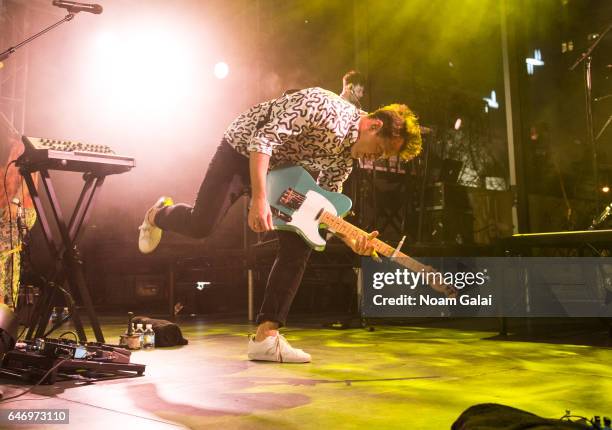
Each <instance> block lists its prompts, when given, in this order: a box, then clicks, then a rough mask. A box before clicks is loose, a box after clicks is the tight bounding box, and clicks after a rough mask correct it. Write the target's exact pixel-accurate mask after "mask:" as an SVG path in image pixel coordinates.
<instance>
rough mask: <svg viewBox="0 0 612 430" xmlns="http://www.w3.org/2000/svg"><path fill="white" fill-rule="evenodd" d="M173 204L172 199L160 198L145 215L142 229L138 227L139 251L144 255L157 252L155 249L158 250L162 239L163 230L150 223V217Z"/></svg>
mask: <svg viewBox="0 0 612 430" xmlns="http://www.w3.org/2000/svg"><path fill="white" fill-rule="evenodd" d="M173 204H174V202H173V201H172V199H171V198H170V197H160V199H159V200H158V201H157V202H155V204H154V205H153V206H151V207H150V208H149V210H148V211H147V213H146V214H145V217H144V221H143V222H142V224H141V225H140V227H138V230H140V232H139V234H138V249H140V252H142V253H143V254H149V253H151V252H153V251H155V248H157V245H159V242H160V241H161V237H162V229H161V228H159V227H157V226H155V225H153V224H151V223H150V222H149V215H150V214H151V212H153V211H157V210H159V209H161V208H163V207H164V206H170V205H173Z"/></svg>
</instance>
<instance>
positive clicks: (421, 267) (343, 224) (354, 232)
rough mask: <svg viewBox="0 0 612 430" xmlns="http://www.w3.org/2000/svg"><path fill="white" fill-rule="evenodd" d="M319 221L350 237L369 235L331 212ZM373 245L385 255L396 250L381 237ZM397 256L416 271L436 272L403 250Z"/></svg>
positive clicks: (388, 255) (401, 261) (389, 255)
mask: <svg viewBox="0 0 612 430" xmlns="http://www.w3.org/2000/svg"><path fill="white" fill-rule="evenodd" d="M319 221H320V222H321V223H323V224H325V225H326V226H327V227H328V228H329V229H330V230H333V231H334V232H337V233H340V234H341V235H343V236H345V237H347V238H349V239H354V240H357V239H358V238H359V237H362V236H367V235H368V233H367V232H366V231H363V230H361V229H360V228H358V227H355V226H354V225H353V224H351V223H350V222H348V221H345V220H343V219H342V218H340V217H338V216H336V215H333V214H331V213H329V212H325V211H323V213H322V214H321V216H320V217H319ZM372 245H373V247H374V250H375V251H376V252H377V253H379V254H381V255H384V256H385V257H391V256H392V255H393V253H394V252H395V248H393V247H391V246H389V245H387V244H386V243H385V242H383V241H382V240H379V239H374V240H373V241H372ZM395 257H396V258H398V259H399V260H397V263H399V264H401V265H402V266H404V267H406V268H408V269H410V270H412V271H414V272H421V271H423V272H434V271H435V270H434V269H433V268H432V267H431V266H427V265H425V264H423V263H420V262H418V261H417V260H415V259H413V258H411V257H409V256H408V255H406V254H404V253H403V252H398V253H397V254H396V255H395Z"/></svg>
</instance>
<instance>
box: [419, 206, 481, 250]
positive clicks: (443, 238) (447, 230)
mask: <svg viewBox="0 0 612 430" xmlns="http://www.w3.org/2000/svg"><path fill="white" fill-rule="evenodd" d="M422 241H423V242H432V243H443V244H456V245H463V244H470V243H474V216H473V214H472V212H468V211H463V210H456V209H434V210H426V211H425V216H424V218H423V237H422Z"/></svg>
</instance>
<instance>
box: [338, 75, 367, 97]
mask: <svg viewBox="0 0 612 430" xmlns="http://www.w3.org/2000/svg"><path fill="white" fill-rule="evenodd" d="M364 90H365V78H364V76H363V75H362V74H361V73H359V72H357V71H355V70H351V71H350V72H347V73H346V74H345V75H344V76H343V77H342V96H343V97H344V98H346V99H347V100H348V101H350V102H351V103H355V102H357V103H359V100H360V99H361V98H362V97H363V93H364Z"/></svg>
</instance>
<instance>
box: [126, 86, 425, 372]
mask: <svg viewBox="0 0 612 430" xmlns="http://www.w3.org/2000/svg"><path fill="white" fill-rule="evenodd" d="M421 144H422V142H421V135H420V130H419V126H418V124H417V119H416V117H415V115H414V114H413V113H412V111H411V110H410V109H409V108H408V107H407V106H405V105H399V104H394V105H390V106H386V107H384V108H381V109H378V110H377V111H375V112H373V113H371V114H366V113H365V112H363V111H361V110H359V109H358V108H356V107H355V106H353V105H352V104H351V103H348V102H347V101H346V100H344V99H342V98H341V97H339V96H338V95H336V94H334V93H332V92H329V91H327V90H323V89H321V88H307V89H304V90H300V91H296V92H293V93H291V94H286V95H284V96H282V97H280V98H278V99H276V100H271V101H266V102H263V103H260V104H258V105H255V106H253V107H252V108H250V109H249V110H247V111H246V112H244V113H243V114H241V115H240V116H238V118H236V119H235V120H234V121H233V122H232V124H231V125H230V126H229V128H228V129H227V130H226V132H225V134H224V136H223V139H222V140H221V144H220V145H219V148H218V149H217V152H216V154H215V155H214V157H213V159H212V161H211V163H210V166H209V168H208V171H207V172H206V176H205V178H204V181H203V182H202V184H201V186H200V190H199V192H198V195H197V198H196V201H195V204H194V205H193V206H189V205H186V204H172V201H171V200H170V199H169V198H166V197H162V198H160V199H159V200H158V202H157V203H156V204H155V205H154V206H153V207H151V208H150V209H149V210H148V211H147V213H146V215H145V218H144V222H143V223H142V225H141V226H140V227H139V229H140V237H139V242H138V245H139V248H140V251H141V252H143V253H150V252H152V251H153V250H154V249H155V248H156V247H157V245H158V244H159V241H160V239H161V234H162V230H168V231H173V232H176V233H180V234H183V235H186V236H189V237H192V238H204V237H206V236H208V235H209V234H211V232H212V231H213V228H214V227H215V225H216V224H217V223H218V222H219V220H220V219H221V217H222V216H223V215H224V214H225V213H226V211H227V210H228V208H229V207H230V205H231V196H232V194H239V193H241V192H242V190H244V189H245V187H248V186H250V188H251V207H250V210H249V215H248V224H249V227H250V228H251V229H252V230H254V231H256V232H264V231H269V230H272V228H273V224H272V212H271V210H270V205H269V204H268V201H267V200H266V186H265V185H266V174H267V172H268V169H269V168H274V167H276V166H280V165H287V164H292V165H299V166H302V167H304V168H305V169H306V170H308V171H309V172H311V173H312V172H316V173H318V177H317V182H318V183H319V185H320V186H321V187H323V188H325V189H327V190H330V191H334V192H339V191H341V190H342V183H343V182H344V181H345V180H346V179H347V177H348V176H349V174H350V172H351V168H352V165H353V159H359V158H362V159H363V158H371V159H376V158H380V157H388V156H391V155H398V156H400V157H401V158H402V159H404V160H409V159H411V158H413V157H415V156H416V155H418V153H419V152H420V150H421ZM276 234H277V236H278V242H279V249H278V254H277V257H276V260H275V262H274V265H273V267H272V270H271V271H270V275H269V278H268V282H267V285H266V290H265V294H264V299H263V303H262V306H261V310H260V312H259V314H258V316H257V324H258V326H257V332H256V334H255V336H253V337H252V338H251V339H250V340H249V344H248V357H249V359H251V360H265V361H278V362H294V363H305V362H309V361H310V355H309V354H308V353H306V352H304V351H302V350H300V349H296V348H293V347H291V346H290V345H289V343H288V342H287V341H286V340H285V338H284V337H283V336H281V335H280V334H279V333H278V329H279V328H280V327H282V326H284V325H285V321H286V318H287V314H288V313H289V308H290V306H291V303H292V301H293V298H294V297H295V294H296V292H297V289H298V287H299V285H300V282H301V280H302V275H303V273H304V269H305V268H306V262H307V261H308V257H309V256H310V253H311V249H310V247H309V246H308V245H307V244H306V242H304V240H302V238H301V237H300V236H298V235H297V234H295V233H292V232H287V231H277V232H276ZM377 235H378V232H376V231H374V232H372V233H370V234H369V235H368V236H363V237H361V238H360V239H359V240H352V241H351V240H348V239H343V240H344V241H345V243H346V244H347V245H348V246H349V247H350V248H351V249H353V251H354V252H356V253H357V254H360V255H372V253H373V248H372V245H371V241H372V240H373V239H374V238H375V237H376V236H377Z"/></svg>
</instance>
